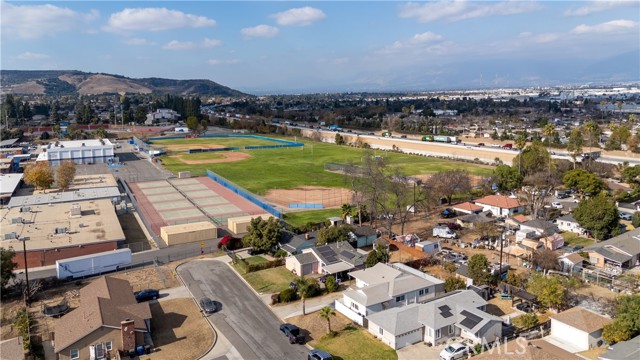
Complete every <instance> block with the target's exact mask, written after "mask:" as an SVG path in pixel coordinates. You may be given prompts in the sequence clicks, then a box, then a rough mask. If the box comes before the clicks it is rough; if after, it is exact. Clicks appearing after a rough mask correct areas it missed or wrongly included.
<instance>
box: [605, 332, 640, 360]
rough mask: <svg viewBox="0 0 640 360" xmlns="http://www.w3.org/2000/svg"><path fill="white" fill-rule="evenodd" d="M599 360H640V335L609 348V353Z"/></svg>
mask: <svg viewBox="0 0 640 360" xmlns="http://www.w3.org/2000/svg"><path fill="white" fill-rule="evenodd" d="M598 358H599V359H602V360H636V359H638V358H640V335H638V336H636V337H634V338H633V339H631V340H627V341H621V342H619V343H617V344H615V345H613V346H609V351H607V352H605V353H604V354H602V355H600V356H599V357H598Z"/></svg>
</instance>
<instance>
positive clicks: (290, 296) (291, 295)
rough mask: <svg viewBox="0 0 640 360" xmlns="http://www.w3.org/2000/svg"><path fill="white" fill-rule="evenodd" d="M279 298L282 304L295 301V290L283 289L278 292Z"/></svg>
mask: <svg viewBox="0 0 640 360" xmlns="http://www.w3.org/2000/svg"><path fill="white" fill-rule="evenodd" d="M279 298H280V302H283V303H288V302H292V301H295V300H296V299H297V294H296V290H295V289H291V288H289V289H284V290H282V291H280V296H279Z"/></svg>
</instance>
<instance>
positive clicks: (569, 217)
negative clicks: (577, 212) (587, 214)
mask: <svg viewBox="0 0 640 360" xmlns="http://www.w3.org/2000/svg"><path fill="white" fill-rule="evenodd" d="M557 220H562V221H567V222H573V223H576V224H577V223H578V220H576V218H574V217H573V214H571V213H569V214H567V215H563V216H560V217H559V218H557V219H556V221H557Z"/></svg>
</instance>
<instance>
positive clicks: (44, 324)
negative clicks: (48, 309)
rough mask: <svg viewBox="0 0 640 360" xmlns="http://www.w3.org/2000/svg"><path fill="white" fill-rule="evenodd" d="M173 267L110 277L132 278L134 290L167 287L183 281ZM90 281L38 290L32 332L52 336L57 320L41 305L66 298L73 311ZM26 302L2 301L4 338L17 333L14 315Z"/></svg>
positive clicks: (32, 310) (0, 332) (1, 332)
mask: <svg viewBox="0 0 640 360" xmlns="http://www.w3.org/2000/svg"><path fill="white" fill-rule="evenodd" d="M172 268H173V267H164V266H160V267H157V268H156V267H149V268H144V269H136V270H130V271H125V272H120V273H116V274H111V276H114V277H117V278H120V279H127V280H129V282H130V283H131V286H132V288H133V291H138V290H142V289H147V288H153V289H166V288H171V287H176V286H180V282H179V281H178V279H177V278H176V277H175V276H174V275H173V274H174V272H173V270H172ZM90 281H91V280H87V281H78V282H71V283H68V284H65V285H63V286H60V287H56V288H53V289H49V290H45V291H42V292H41V293H39V294H38V295H37V296H36V298H35V301H34V302H33V303H32V304H31V306H30V308H29V312H30V313H31V314H32V315H33V318H34V319H35V323H36V326H35V327H34V332H33V333H34V334H36V335H40V336H42V339H43V340H49V339H51V334H52V333H53V331H54V328H55V327H54V322H55V319H54V318H50V317H46V316H44V315H42V312H41V310H42V306H43V305H44V304H47V305H56V304H58V303H60V302H61V301H62V300H63V299H66V300H67V301H68V304H69V307H70V310H73V309H75V308H77V307H78V306H79V305H80V291H79V290H80V289H81V288H82V287H83V286H85V285H86V284H88V283H89V282H90ZM23 305H24V303H23V301H22V300H21V299H15V300H10V301H3V302H2V320H1V322H0V335H1V337H0V338H1V339H8V338H11V337H14V336H17V335H18V334H17V332H16V331H15V329H13V326H12V323H13V320H14V318H15V314H16V313H17V312H18V310H20V309H21V308H22V307H23Z"/></svg>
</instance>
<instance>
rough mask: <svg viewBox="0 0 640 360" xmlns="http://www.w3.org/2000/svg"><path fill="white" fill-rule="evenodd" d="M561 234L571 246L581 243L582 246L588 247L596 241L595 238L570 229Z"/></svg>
mask: <svg viewBox="0 0 640 360" xmlns="http://www.w3.org/2000/svg"><path fill="white" fill-rule="evenodd" d="M561 235H562V237H563V238H564V242H565V244H566V245H571V246H578V245H581V246H584V247H587V246H590V245H593V244H594V242H595V240H593V239H587V238H583V237H580V236H578V235H576V234H574V233H572V232H569V231H566V232H563V233H562V234H561Z"/></svg>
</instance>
